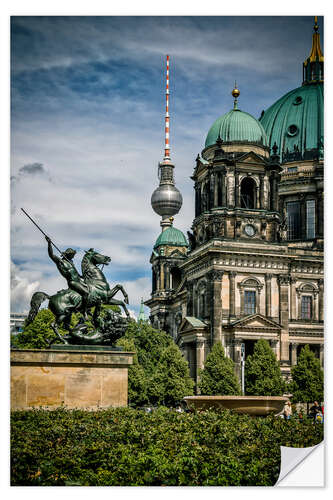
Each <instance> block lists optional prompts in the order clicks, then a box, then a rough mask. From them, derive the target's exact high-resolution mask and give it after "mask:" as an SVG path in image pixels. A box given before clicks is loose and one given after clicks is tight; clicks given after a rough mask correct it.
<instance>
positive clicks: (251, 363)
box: [245, 339, 286, 396]
mask: <svg viewBox="0 0 333 500" xmlns="http://www.w3.org/2000/svg"><path fill="white" fill-rule="evenodd" d="M285 387H286V385H285V382H284V380H283V378H282V375H281V370H280V365H279V362H278V360H277V359H276V356H275V354H274V352H273V350H272V349H271V347H270V345H269V343H268V342H267V340H265V339H260V340H258V341H257V342H256V343H255V345H254V350H253V355H252V356H248V357H247V359H246V362H245V393H246V394H248V395H253V396H282V394H283V393H284V391H285Z"/></svg>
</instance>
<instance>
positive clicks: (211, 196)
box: [208, 172, 215, 209]
mask: <svg viewBox="0 0 333 500" xmlns="http://www.w3.org/2000/svg"><path fill="white" fill-rule="evenodd" d="M214 186H215V175H214V174H213V172H211V173H210V176H209V205H208V208H209V209H211V208H213V207H215V204H214V197H215V187H214Z"/></svg>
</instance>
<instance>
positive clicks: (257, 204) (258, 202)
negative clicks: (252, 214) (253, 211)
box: [255, 183, 260, 208]
mask: <svg viewBox="0 0 333 500" xmlns="http://www.w3.org/2000/svg"><path fill="white" fill-rule="evenodd" d="M255 208H260V189H259V186H258V184H257V183H256V207H255Z"/></svg>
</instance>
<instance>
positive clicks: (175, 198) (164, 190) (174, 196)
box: [151, 56, 183, 231]
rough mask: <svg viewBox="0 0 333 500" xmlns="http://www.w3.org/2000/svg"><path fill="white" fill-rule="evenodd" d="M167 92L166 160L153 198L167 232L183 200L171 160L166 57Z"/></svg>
mask: <svg viewBox="0 0 333 500" xmlns="http://www.w3.org/2000/svg"><path fill="white" fill-rule="evenodd" d="M166 60H167V61H166V62H167V64H166V90H165V100H166V108H165V144H164V158H163V160H162V161H160V162H159V165H158V172H159V175H158V177H159V179H160V184H159V187H158V188H156V189H155V191H154V192H153V194H152V197H151V205H152V207H153V210H154V211H155V212H156V213H157V214H158V215H161V216H162V220H161V227H162V231H165V230H166V229H167V228H168V227H170V226H172V221H173V216H174V215H176V214H177V213H178V212H179V210H180V209H181V206H182V203H183V198H182V195H181V193H180V192H179V190H178V189H177V188H176V187H175V181H174V176H173V170H174V168H175V166H174V164H173V163H171V159H170V143H169V139H170V115H169V89H170V87H169V71H170V67H169V63H170V57H169V56H166Z"/></svg>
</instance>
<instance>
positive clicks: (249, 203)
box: [241, 177, 256, 208]
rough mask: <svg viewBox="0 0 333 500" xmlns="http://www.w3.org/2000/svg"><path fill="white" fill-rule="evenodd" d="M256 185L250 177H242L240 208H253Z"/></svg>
mask: <svg viewBox="0 0 333 500" xmlns="http://www.w3.org/2000/svg"><path fill="white" fill-rule="evenodd" d="M255 199H256V183H255V182H254V180H253V179H252V178H251V177H244V179H243V180H242V182H241V207H242V208H255Z"/></svg>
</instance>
